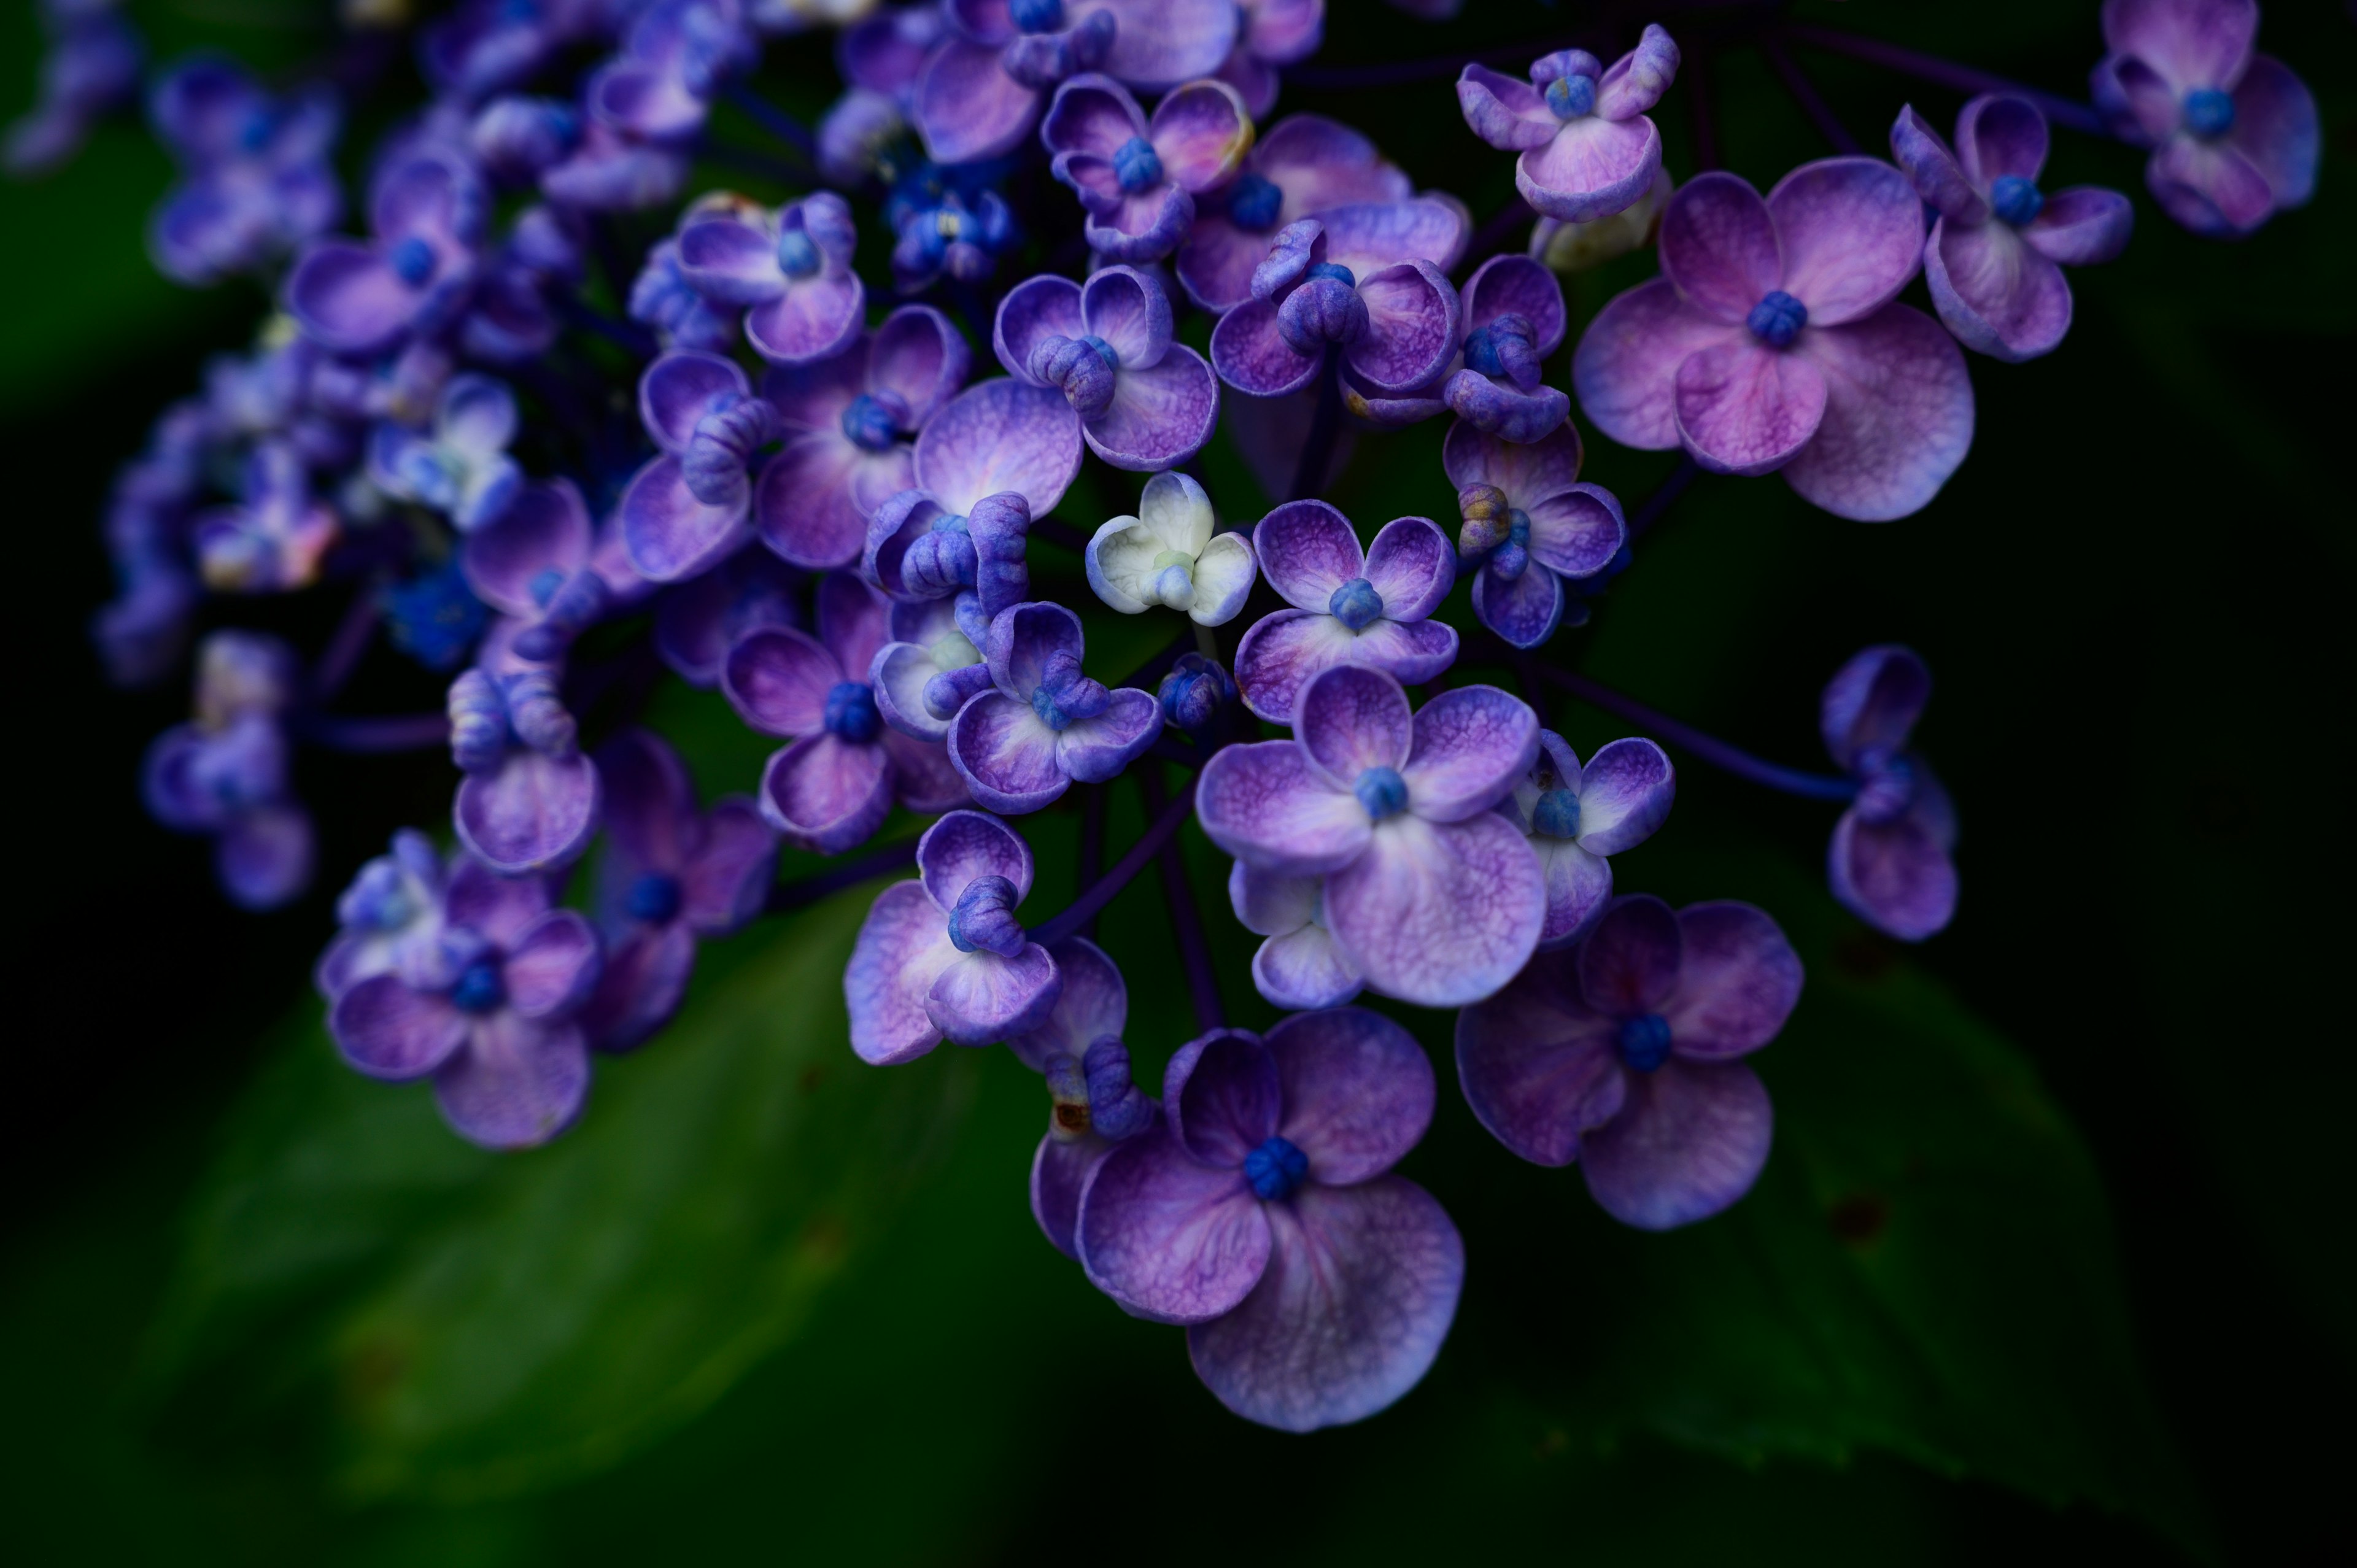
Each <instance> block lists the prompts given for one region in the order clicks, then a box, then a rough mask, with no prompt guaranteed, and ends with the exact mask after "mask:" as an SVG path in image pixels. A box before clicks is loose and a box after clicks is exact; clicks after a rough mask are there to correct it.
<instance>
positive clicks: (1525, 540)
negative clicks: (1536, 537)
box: [1506, 507, 1531, 547]
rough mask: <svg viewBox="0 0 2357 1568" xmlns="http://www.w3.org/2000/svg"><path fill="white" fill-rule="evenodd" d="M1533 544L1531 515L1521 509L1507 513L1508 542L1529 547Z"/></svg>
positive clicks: (1510, 509)
mask: <svg viewBox="0 0 2357 1568" xmlns="http://www.w3.org/2000/svg"><path fill="white" fill-rule="evenodd" d="M1506 542H1507V543H1509V544H1520V545H1523V546H1525V547H1527V546H1528V545H1529V543H1530V542H1531V514H1530V513H1529V512H1526V511H1524V510H1523V509H1522V508H1520V507H1510V508H1508V509H1507V511H1506Z"/></svg>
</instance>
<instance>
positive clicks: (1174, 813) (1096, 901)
mask: <svg viewBox="0 0 2357 1568" xmlns="http://www.w3.org/2000/svg"><path fill="white" fill-rule="evenodd" d="M1194 808H1195V781H1194V780H1193V779H1188V780H1187V782H1186V783H1184V784H1181V785H1180V786H1179V792H1178V793H1177V794H1175V795H1173V796H1171V797H1170V803H1169V804H1168V805H1167V806H1165V807H1163V808H1162V814H1161V815H1160V816H1158V817H1157V818H1155V819H1154V821H1153V822H1151V823H1150V824H1148V825H1147V827H1146V832H1144V833H1143V834H1142V835H1140V836H1139V838H1138V841H1137V842H1136V843H1134V844H1132V845H1130V846H1129V848H1128V850H1127V851H1126V852H1125V853H1124V854H1123V855H1122V857H1121V858H1120V859H1119V860H1117V861H1115V862H1114V865H1113V869H1112V870H1111V871H1108V872H1106V873H1105V874H1104V875H1103V876H1100V877H1098V878H1097V880H1096V881H1095V883H1094V884H1093V885H1092V886H1089V887H1088V888H1087V889H1085V890H1084V891H1082V894H1081V896H1080V897H1077V898H1075V899H1073V900H1072V901H1071V903H1070V904H1068V905H1066V906H1065V907H1064V908H1063V910H1062V912H1060V913H1059V914H1056V915H1053V916H1050V917H1049V919H1048V921H1047V923H1046V924H1044V925H1041V926H1037V927H1034V928H1033V929H1032V931H1031V940H1033V941H1035V942H1038V943H1039V945H1040V946H1041V947H1043V948H1051V947H1054V946H1055V945H1056V944H1057V943H1058V942H1060V941H1062V940H1064V939H1065V938H1066V937H1069V936H1071V935H1072V934H1074V933H1075V932H1077V931H1080V930H1081V929H1083V928H1085V927H1086V926H1087V925H1088V923H1089V922H1090V921H1092V920H1093V919H1095V918H1097V914H1098V912H1099V911H1100V910H1102V909H1103V908H1104V907H1105V906H1106V905H1107V904H1110V903H1112V902H1113V897H1114V894H1116V893H1118V892H1120V891H1121V890H1122V889H1123V888H1125V887H1126V886H1129V882H1130V879H1131V878H1132V877H1134V876H1135V875H1137V874H1138V873H1139V872H1140V871H1143V870H1145V869H1146V862H1147V861H1149V860H1152V859H1153V858H1154V857H1155V855H1156V854H1157V853H1159V852H1160V850H1161V848H1162V846H1163V845H1164V844H1165V843H1168V842H1169V840H1170V835H1171V834H1173V833H1175V832H1178V831H1179V823H1181V822H1185V821H1186V820H1187V814H1188V812H1189V811H1193V810H1194Z"/></svg>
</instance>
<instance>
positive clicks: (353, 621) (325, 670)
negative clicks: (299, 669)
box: [310, 583, 384, 703]
mask: <svg viewBox="0 0 2357 1568" xmlns="http://www.w3.org/2000/svg"><path fill="white" fill-rule="evenodd" d="M383 613H384V607H383V605H382V601H380V600H379V599H378V597H377V591H376V585H375V584H373V583H365V584H362V585H361V591H360V592H359V593H357V594H354V595H353V596H352V603H351V607H350V608H349V609H347V610H345V611H344V618H343V621H342V623H341V624H340V625H339V626H338V627H337V628H336V635H335V636H333V637H331V638H329V639H328V646H327V647H325V648H323V649H321V650H319V661H318V662H317V664H314V665H312V666H311V693H310V696H311V701H312V702H314V703H325V702H328V701H330V700H331V699H333V698H334V696H335V694H336V693H338V692H340V691H342V690H343V687H344V682H347V681H349V680H350V679H351V676H352V671H353V670H355V669H357V668H358V667H359V665H360V661H361V655H362V654H363V653H366V652H367V651H368V645H369V642H370V640H371V639H372V638H374V637H375V636H376V627H377V621H378V619H379V618H381V617H382V615H383Z"/></svg>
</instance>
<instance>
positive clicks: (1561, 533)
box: [1440, 419, 1629, 648]
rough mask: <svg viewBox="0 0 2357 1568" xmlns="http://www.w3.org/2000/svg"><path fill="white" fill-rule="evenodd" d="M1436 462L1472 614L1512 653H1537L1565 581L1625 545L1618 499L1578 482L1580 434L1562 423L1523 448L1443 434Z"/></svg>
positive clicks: (1558, 617) (1598, 566) (1560, 603)
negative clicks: (1449, 496) (1446, 486)
mask: <svg viewBox="0 0 2357 1568" xmlns="http://www.w3.org/2000/svg"><path fill="white" fill-rule="evenodd" d="M1440 450H1441V464H1442V466H1443V467H1445V468H1446V469H1447V470H1448V482H1449V483H1450V484H1452V485H1455V486H1456V487H1457V505H1458V511H1459V512H1460V513H1461V515H1462V516H1463V517H1464V520H1465V526H1464V528H1463V529H1462V530H1461V531H1460V532H1458V541H1457V555H1458V567H1459V569H1460V570H1463V571H1471V572H1474V573H1475V576H1474V578H1473V613H1474V614H1475V615H1476V616H1479V617H1480V620H1481V624H1482V625H1483V626H1486V627H1488V628H1490V629H1491V631H1494V632H1496V633H1497V634H1498V635H1499V636H1500V637H1502V638H1504V639H1506V640H1507V641H1508V642H1510V643H1512V644H1513V645H1514V646H1515V647H1516V648H1536V647H1537V646H1538V645H1539V644H1541V643H1543V642H1544V641H1545V640H1546V639H1548V638H1550V637H1553V636H1554V635H1555V628H1556V627H1557V626H1559V625H1561V624H1562V621H1563V616H1564V605H1565V593H1564V579H1565V578H1566V577H1568V578H1571V579H1573V580H1574V581H1579V580H1582V579H1586V578H1590V577H1594V576H1595V575H1597V574H1598V573H1599V572H1602V571H1603V570H1604V569H1605V568H1606V567H1607V566H1609V565H1610V564H1612V561H1613V559H1614V557H1615V556H1617V555H1618V554H1619V553H1620V551H1621V550H1622V549H1623V548H1624V547H1625V546H1626V545H1627V543H1628V542H1629V527H1628V524H1627V523H1626V522H1625V521H1623V520H1622V518H1621V516H1620V502H1619V501H1617V500H1615V499H1613V498H1612V493H1611V492H1610V491H1609V490H1607V489H1602V488H1601V487H1599V486H1596V485H1585V484H1581V483H1579V482H1578V481H1579V463H1580V456H1581V454H1580V446H1579V432H1578V431H1577V430H1576V429H1574V428H1573V427H1572V424H1571V421H1569V420H1568V419H1566V420H1565V421H1564V422H1563V423H1562V424H1558V425H1556V426H1555V429H1554V430H1553V431H1551V432H1549V433H1548V434H1547V435H1546V436H1544V438H1543V439H1541V440H1538V441H1534V442H1530V443H1528V444H1519V443H1516V442H1512V441H1504V440H1501V439H1499V438H1498V437H1497V436H1495V435H1485V434H1484V433H1483V432H1481V431H1480V430H1479V429H1476V428H1475V427H1474V426H1473V425H1472V424H1469V423H1467V422H1466V421H1463V420H1459V421H1458V422H1457V423H1456V424H1452V425H1450V426H1449V428H1448V440H1447V441H1446V442H1445V443H1443V444H1442V446H1441V449H1440Z"/></svg>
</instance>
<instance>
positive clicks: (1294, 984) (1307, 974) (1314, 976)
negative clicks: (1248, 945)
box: [1252, 925, 1366, 1008]
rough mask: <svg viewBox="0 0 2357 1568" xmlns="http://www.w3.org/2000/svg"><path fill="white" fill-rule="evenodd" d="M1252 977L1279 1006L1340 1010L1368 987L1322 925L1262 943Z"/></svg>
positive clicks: (1255, 984)
mask: <svg viewBox="0 0 2357 1568" xmlns="http://www.w3.org/2000/svg"><path fill="white" fill-rule="evenodd" d="M1252 974H1253V984H1254V987H1255V988H1256V989H1257V990H1258V991H1259V992H1260V993H1261V995H1262V996H1264V997H1265V998H1266V999H1267V1000H1268V1001H1269V1003H1270V1004H1273V1005H1275V1006H1278V1007H1298V1008H1317V1007H1337V1006H1340V1005H1341V1004H1343V1003H1345V1002H1349V1001H1351V999H1352V998H1354V997H1356V996H1357V995H1358V994H1359V993H1360V992H1361V990H1363V989H1364V988H1365V985H1366V982H1365V980H1364V978H1363V977H1361V975H1360V973H1359V972H1358V971H1357V970H1355V969H1353V968H1351V961H1350V960H1349V959H1347V958H1345V957H1343V956H1342V950H1341V948H1340V946H1338V945H1337V944H1336V943H1335V940H1334V936H1333V933H1332V932H1330V931H1329V930H1328V929H1326V928H1325V927H1323V926H1318V925H1309V926H1304V927H1302V928H1301V929H1298V930H1295V931H1288V932H1286V934H1284V935H1283V936H1275V937H1271V938H1269V939H1268V940H1266V941H1265V942H1263V943H1261V944H1260V947H1259V949H1258V950H1256V951H1254V954H1253V963H1252Z"/></svg>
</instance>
